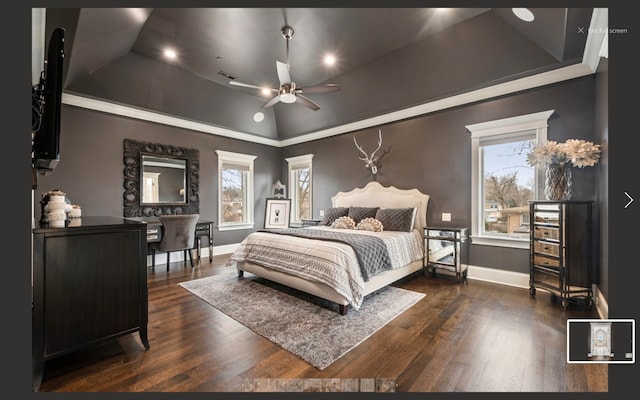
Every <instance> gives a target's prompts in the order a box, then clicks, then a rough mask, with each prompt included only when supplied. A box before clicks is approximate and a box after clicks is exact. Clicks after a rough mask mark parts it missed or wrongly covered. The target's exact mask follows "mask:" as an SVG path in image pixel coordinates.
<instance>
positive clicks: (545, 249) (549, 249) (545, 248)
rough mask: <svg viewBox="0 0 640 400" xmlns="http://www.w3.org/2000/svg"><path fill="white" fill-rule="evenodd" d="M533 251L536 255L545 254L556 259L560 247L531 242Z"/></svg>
mask: <svg viewBox="0 0 640 400" xmlns="http://www.w3.org/2000/svg"><path fill="white" fill-rule="evenodd" d="M533 250H534V251H535V252H536V253H542V254H547V255H550V256H555V257H558V256H559V255H560V245H558V244H555V243H549V242H544V241H535V242H533Z"/></svg>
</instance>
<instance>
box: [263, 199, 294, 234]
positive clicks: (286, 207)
mask: <svg viewBox="0 0 640 400" xmlns="http://www.w3.org/2000/svg"><path fill="white" fill-rule="evenodd" d="M265 210H266V211H265V216H264V227H265V228H266V229H272V228H288V227H289V217H290V215H291V199H267V207H266V208H265Z"/></svg>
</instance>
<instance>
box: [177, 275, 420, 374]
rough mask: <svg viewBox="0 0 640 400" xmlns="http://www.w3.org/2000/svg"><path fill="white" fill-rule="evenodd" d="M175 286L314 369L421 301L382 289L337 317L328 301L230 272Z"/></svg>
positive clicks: (401, 291) (397, 290)
mask: <svg viewBox="0 0 640 400" xmlns="http://www.w3.org/2000/svg"><path fill="white" fill-rule="evenodd" d="M229 269H230V270H231V268H229ZM179 285H180V286H182V287H183V288H185V289H187V290H188V291H190V292H191V293H193V294H195V295H196V296H198V297H200V298H201V299H202V300H204V301H206V302H207V303H209V304H210V305H212V306H213V307H215V308H217V309H218V310H220V311H222V312H223V313H224V314H226V315H228V316H229V317H231V318H233V319H235V320H236V321H238V322H240V323H241V324H242V325H244V326H246V327H247V328H249V329H251V330H252V331H254V332H256V333H258V334H260V335H262V336H264V337H265V338H267V339H269V340H270V341H272V342H274V343H276V344H277V345H278V346H280V347H282V348H283V349H285V350H287V351H289V352H290V353H292V354H295V355H296V356H298V357H299V358H301V359H303V360H305V361H306V362H308V363H309V364H311V365H312V366H314V367H315V368H317V369H319V370H323V369H325V368H326V367H328V366H329V365H331V363H333V362H334V361H336V360H337V359H339V358H340V357H342V356H343V355H345V354H346V353H347V352H349V351H350V350H351V349H353V348H354V347H356V346H357V345H358V344H360V343H362V342H363V341H364V340H365V339H367V338H368V337H369V336H371V335H373V334H374V333H375V332H377V331H378V330H379V329H380V328H382V327H383V326H385V325H386V324H387V323H389V321H391V320H393V319H394V318H396V317H397V316H398V315H400V314H402V313H403V312H404V311H406V310H407V309H408V308H409V307H411V306H413V305H414V304H415V303H417V302H418V301H419V300H420V299H422V298H423V297H424V296H425V294H424V293H418V292H413V291H410V290H406V289H401V288H397V287H393V286H387V287H385V288H382V289H380V290H378V291H376V292H374V293H371V294H370V295H368V296H366V297H365V300H364V302H363V304H362V306H361V307H360V309H359V310H355V309H352V308H350V309H349V311H348V312H347V315H341V314H339V313H338V312H337V306H336V305H334V304H331V303H330V302H328V301H324V300H323V299H319V298H316V297H314V296H309V295H307V294H305V293H302V292H300V291H297V290H295V289H290V288H287V287H284V286H282V285H279V284H277V283H273V282H270V281H267V280H265V279H262V278H258V277H255V276H253V275H251V274H246V273H245V277H244V278H243V279H239V278H238V277H237V275H236V274H235V269H233V273H224V274H221V275H214V276H210V277H207V278H201V279H196V280H193V281H188V282H182V283H180V284H179Z"/></svg>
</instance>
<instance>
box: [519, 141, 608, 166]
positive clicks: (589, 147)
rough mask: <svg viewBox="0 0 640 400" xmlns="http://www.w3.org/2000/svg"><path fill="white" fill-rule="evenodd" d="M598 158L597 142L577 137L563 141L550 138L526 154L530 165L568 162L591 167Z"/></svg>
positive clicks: (598, 146)
mask: <svg viewBox="0 0 640 400" xmlns="http://www.w3.org/2000/svg"><path fill="white" fill-rule="evenodd" d="M599 159H600V145H599V144H593V143H592V142H587V141H585V140H578V139H568V140H567V141H566V142H565V143H558V142H555V141H553V140H550V141H548V142H547V143H543V144H541V145H539V146H536V147H535V148H534V149H533V150H532V151H531V152H530V153H529V154H528V155H527V163H528V164H529V165H531V166H532V167H534V166H536V165H538V164H542V165H548V164H559V165H565V164H567V163H569V162H570V163H571V164H573V165H574V166H576V167H578V168H584V167H593V166H594V165H595V164H596V163H597V162H598V160H599Z"/></svg>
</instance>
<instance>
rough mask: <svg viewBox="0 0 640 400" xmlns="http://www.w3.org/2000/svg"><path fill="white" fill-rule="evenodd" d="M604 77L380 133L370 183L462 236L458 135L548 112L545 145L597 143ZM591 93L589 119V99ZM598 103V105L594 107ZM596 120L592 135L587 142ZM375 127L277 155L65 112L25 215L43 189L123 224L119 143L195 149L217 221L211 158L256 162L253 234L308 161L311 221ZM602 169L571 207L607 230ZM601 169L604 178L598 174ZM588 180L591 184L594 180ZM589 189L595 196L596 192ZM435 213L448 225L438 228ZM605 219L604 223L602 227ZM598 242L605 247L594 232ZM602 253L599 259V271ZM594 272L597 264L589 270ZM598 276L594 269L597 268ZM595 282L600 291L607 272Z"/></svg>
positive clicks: (509, 264) (357, 179)
mask: <svg viewBox="0 0 640 400" xmlns="http://www.w3.org/2000/svg"><path fill="white" fill-rule="evenodd" d="M606 87H607V83H606V71H605V72H603V73H601V74H599V75H598V80H597V84H596V78H595V77H594V76H588V77H584V78H579V79H574V80H571V81H568V82H564V83H560V84H556V85H553V86H549V87H544V88H540V89H535V90H528V91H525V92H521V93H517V94H514V95H510V96H503V97H500V98H496V99H492V100H489V101H483V102H478V103H475V104H471V105H467V106H462V107H457V108H454V109H450V110H445V111H441V112H436V113H432V114H429V115H425V116H420V117H416V118H412V119H407V120H404V121H399V122H394V123H391V124H388V125H384V126H381V127H380V128H381V129H382V132H383V146H382V150H383V151H384V150H387V151H388V153H387V154H385V155H384V157H383V158H382V160H381V165H382V166H381V168H380V171H379V172H380V173H379V176H378V178H377V180H378V181H379V182H380V183H382V184H384V185H394V186H396V187H399V188H413V187H416V188H418V189H419V190H421V191H423V192H425V193H428V194H430V195H431V199H430V202H429V209H428V215H427V219H428V221H429V223H431V224H443V225H447V224H448V225H452V226H458V225H462V226H470V216H471V202H470V199H471V176H470V171H471V143H470V137H469V132H467V131H466V129H465V125H469V124H475V123H479V122H484V121H490V120H494V119H500V118H506V117H511V116H516V115H521V114H529V113H533V112H538V111H543V110H549V109H554V110H555V114H554V115H553V116H552V117H551V119H550V121H549V131H548V135H549V139H551V140H558V141H564V140H566V139H568V138H580V139H586V140H595V141H596V142H600V141H601V140H606V136H607V123H606V120H607V118H606ZM596 89H598V93H599V95H598V99H599V100H598V113H596V108H595V103H596V102H595V100H594V97H595V94H596ZM603 97H604V99H603ZM594 115H597V118H595V119H597V120H598V122H597V124H598V125H597V132H598V137H596V136H595V131H596V126H595V124H596V122H595V119H594ZM377 132H378V127H375V128H370V129H365V130H361V131H357V132H353V133H347V134H342V135H338V136H334V137H330V138H325V139H320V140H316V141H313V142H308V143H303V144H298V145H293V146H289V147H286V148H283V149H279V148H275V147H271V146H265V145H260V144H254V143H247V142H243V141H239V140H234V139H229V138H225V137H219V136H214V135H209V134H204V133H198V132H193V131H189V130H185V129H179V128H174V127H169V126H163V125H159V124H154V123H148V122H144V121H138V120H134V119H129V118H124V117H118V116H113V115H107V114H103V113H100V112H95V111H90V110H85V109H80V108H76V107H71V106H65V107H64V109H63V116H62V134H61V143H60V145H61V160H60V163H59V164H58V167H57V168H56V170H55V171H54V172H52V173H51V174H50V175H49V176H45V177H41V178H40V182H39V186H38V189H37V191H36V193H35V197H34V198H35V201H36V204H35V207H36V210H35V212H34V214H35V217H36V219H37V218H39V215H40V210H39V204H38V203H37V201H38V200H39V199H40V194H41V193H42V192H46V191H48V190H52V189H60V190H63V191H65V192H67V194H68V196H69V197H70V199H71V200H72V201H73V203H74V204H79V205H81V206H82V211H83V215H112V216H122V204H123V201H122V194H123V192H124V190H123V187H122V182H123V179H122V170H123V162H122V142H123V140H124V139H125V138H129V139H134V140H143V141H151V142H157V143H165V144H172V145H177V146H183V147H189V148H196V149H198V150H199V151H200V213H201V214H202V216H203V217H204V218H208V219H213V220H216V221H217V184H216V180H217V157H216V155H215V152H214V151H215V150H216V149H221V150H226V151H234V152H241V153H248V154H254V155H257V156H258V158H257V159H256V164H255V171H256V180H255V194H256V196H255V197H256V198H255V207H256V208H255V220H256V227H257V228H259V227H261V226H262V223H263V218H264V202H265V198H266V197H268V196H270V194H271V185H272V184H273V183H274V182H275V181H276V180H277V179H280V180H281V181H282V182H283V183H284V182H287V176H286V175H287V174H286V171H287V165H286V162H285V161H284V158H286V157H292V156H297V155H301V154H307V153H313V154H315V156H314V158H313V171H314V182H313V183H314V192H313V215H314V216H317V215H318V211H319V210H320V209H327V208H328V207H330V205H331V196H333V195H334V194H335V193H336V192H338V191H344V190H350V189H352V188H354V187H362V186H363V185H365V184H366V183H367V182H368V181H370V180H371V177H370V176H369V175H368V171H367V170H366V169H365V168H364V167H363V162H362V161H360V160H359V159H358V156H359V153H358V151H357V149H356V148H355V146H354V143H353V137H354V136H355V137H356V138H357V140H358V143H359V144H360V145H362V146H363V147H364V149H365V150H368V151H371V150H373V149H374V148H375V145H376V141H377ZM603 159H604V161H605V162H603V163H601V164H599V165H598V166H596V167H595V168H584V169H577V168H574V170H573V177H574V198H575V199H584V200H597V201H598V206H597V207H596V208H597V209H598V210H599V211H598V213H599V221H600V222H601V223H604V224H606V223H607V219H606V205H607V196H608V195H607V189H606V187H607V185H608V178H607V174H606V156H605V157H604V158H603ZM603 165H604V166H605V167H604V168H605V170H601V168H603ZM596 171H599V172H598V177H597V179H596ZM596 183H597V189H596ZM443 212H449V213H451V214H452V221H451V222H450V223H444V222H441V221H440V215H441V213H443ZM603 218H604V220H603ZM250 231H251V230H242V231H230V232H217V231H216V232H214V238H213V239H214V241H215V244H216V245H224V244H231V243H238V242H240V241H241V240H242V239H243V238H244V236H245V235H246V234H247V233H249V232H250ZM601 232H602V233H601V234H600V235H599V236H601V237H600V240H601V241H602V240H603V239H604V240H605V242H604V244H606V237H604V236H606V230H602V231H601ZM605 258H606V251H604V252H600V253H599V255H598V259H599V260H600V263H602V267H603V268H607V266H606V260H605ZM470 262H471V264H472V265H478V266H486V267H490V268H497V269H503V270H508V271H516V272H522V273H527V272H528V251H527V250H519V249H506V248H500V247H492V246H480V245H473V246H471V252H470ZM596 264H598V263H596ZM596 268H597V267H596ZM596 276H597V277H599V278H597V279H602V280H604V282H606V281H607V273H606V271H602V270H601V269H599V270H598V272H597V275H596Z"/></svg>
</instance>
